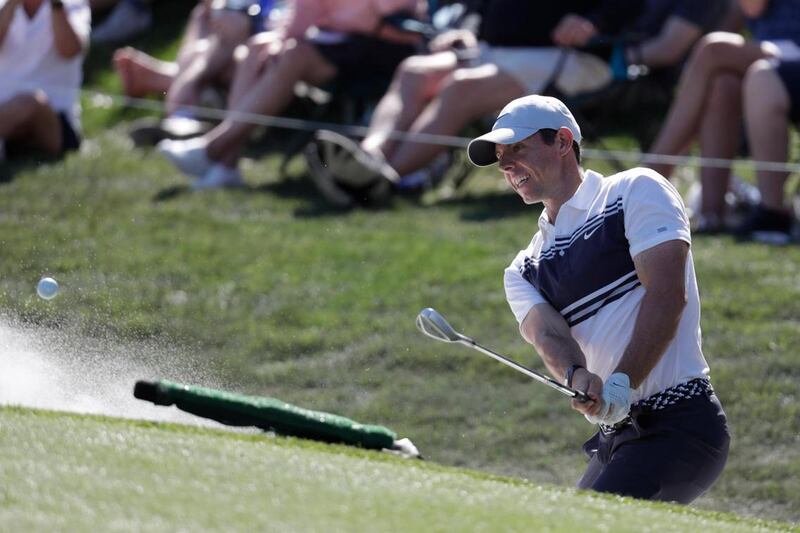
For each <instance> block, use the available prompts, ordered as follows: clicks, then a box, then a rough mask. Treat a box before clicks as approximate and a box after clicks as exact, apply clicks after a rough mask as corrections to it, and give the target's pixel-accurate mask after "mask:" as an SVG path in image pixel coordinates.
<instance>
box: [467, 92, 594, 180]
mask: <svg viewBox="0 0 800 533" xmlns="http://www.w3.org/2000/svg"><path fill="white" fill-rule="evenodd" d="M561 128H567V129H568V130H570V131H571V132H572V137H573V139H574V140H575V141H576V142H580V140H581V129H580V127H579V126H578V123H577V122H575V117H573V116H572V113H570V111H569V109H567V106H565V105H564V102H562V101H561V100H559V99H558V98H553V97H552V96H540V95H538V94H532V95H529V96H523V97H522V98H517V99H516V100H513V101H511V102H510V103H509V104H508V105H506V106H505V107H504V108H503V110H502V111H500V114H499V115H498V116H497V120H495V122H494V126H492V131H490V132H489V133H486V134H484V135H481V136H480V137H478V138H476V139H472V141H470V143H469V146H468V147H467V155H468V156H469V160H470V161H472V163H473V164H474V165H477V166H479V167H486V166H489V165H491V164H492V163H497V157H496V155H495V153H496V151H495V145H496V144H513V143H515V142H519V141H521V140H523V139H525V138H527V137H530V136H531V135H533V134H534V133H536V132H537V131H539V130H543V129H551V130H559V129H561Z"/></svg>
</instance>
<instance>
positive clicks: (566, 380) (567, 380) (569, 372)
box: [564, 365, 586, 387]
mask: <svg viewBox="0 0 800 533" xmlns="http://www.w3.org/2000/svg"><path fill="white" fill-rule="evenodd" d="M579 368H584V369H585V368H586V367H584V366H583V365H572V366H571V367H569V368H568V369H567V375H566V377H565V378H564V385H566V386H567V387H572V375H573V374H574V373H575V371H576V370H578V369H579Z"/></svg>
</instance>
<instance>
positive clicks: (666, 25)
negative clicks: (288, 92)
mask: <svg viewBox="0 0 800 533" xmlns="http://www.w3.org/2000/svg"><path fill="white" fill-rule="evenodd" d="M728 3H729V2H728V0H715V1H708V2H702V3H697V2H692V1H689V0H651V1H650V2H648V3H647V4H646V6H644V7H646V8H647V9H646V10H645V11H644V12H643V13H642V14H641V17H640V18H636V17H635V16H636V15H637V14H638V13H639V11H638V10H637V5H635V4H631V3H629V5H626V6H623V5H621V4H620V2H608V1H606V2H602V3H600V6H599V7H596V8H594V9H589V8H587V7H586V6H587V5H588V4H586V3H582V2H561V3H560V4H558V5H551V6H550V7H548V8H547V9H544V7H543V6H542V5H541V4H535V5H533V4H528V3H523V2H519V3H515V2H494V3H491V2H490V3H489V5H488V6H487V8H486V9H485V11H484V13H483V24H482V26H481V29H480V32H479V36H478V41H479V42H478V41H476V39H475V38H474V37H473V36H472V35H470V34H465V33H463V32H460V33H449V34H444V35H442V36H440V37H439V38H438V39H437V40H434V41H433V42H432V43H431V46H432V49H433V51H434V52H437V51H439V50H442V49H444V48H446V47H448V46H449V45H450V44H451V43H453V42H458V41H460V43H461V46H462V47H463V50H467V51H469V50H475V56H476V58H475V59H473V60H471V61H464V60H462V59H461V57H463V56H464V55H465V54H464V51H444V52H439V53H434V54H433V55H430V56H415V57H412V58H409V59H408V60H406V61H405V62H404V63H403V64H402V65H401V67H400V68H399V69H398V71H397V72H396V74H395V79H394V82H393V83H392V86H391V88H390V90H389V92H388V93H387V94H386V96H385V97H384V98H383V99H382V100H381V102H380V104H379V105H378V107H377V109H376V111H375V114H374V116H373V120H372V123H371V124H370V130H369V133H368V135H367V136H366V138H365V139H364V140H363V141H362V142H361V144H360V145H355V144H354V143H353V142H351V141H350V140H349V139H346V138H344V137H342V136H339V135H336V134H334V133H333V132H319V134H318V138H319V143H318V149H317V150H316V152H315V151H313V150H312V151H310V152H309V154H308V156H309V165H310V166H311V168H312V176H314V178H315V182H316V183H317V185H318V187H319V188H320V190H321V191H322V192H323V194H324V195H325V196H326V197H327V198H328V199H329V200H330V201H332V202H334V203H337V204H340V205H348V204H350V203H352V201H353V198H348V191H350V192H353V191H355V194H356V195H364V194H366V195H368V196H370V197H371V198H373V199H378V200H379V199H380V198H381V196H385V195H386V194H388V193H389V192H390V191H391V190H392V188H394V187H400V188H402V187H405V186H407V185H410V184H414V185H416V184H419V183H424V182H425V179H424V178H422V179H420V177H419V173H420V172H423V173H424V172H426V170H425V166H426V165H428V164H429V163H431V161H434V159H435V158H436V157H437V156H439V155H440V154H441V153H442V152H443V151H444V150H445V147H443V146H440V145H436V144H426V143H422V142H419V141H413V140H397V139H396V138H393V137H392V134H393V132H395V131H398V130H400V131H410V132H411V133H421V134H439V135H454V134H456V133H458V131H459V130H460V129H461V128H463V127H464V126H465V125H466V124H468V123H469V122H471V121H473V120H475V119H477V118H480V117H482V116H484V115H486V114H487V113H489V112H492V111H495V110H496V109H498V108H499V107H501V106H502V105H503V104H504V103H505V102H508V101H509V100H512V99H514V98H518V97H520V96H523V95H524V94H529V93H539V92H541V91H542V90H543V89H545V88H546V87H547V85H548V82H550V81H551V79H550V78H551V76H552V73H553V72H554V71H556V69H557V68H559V67H557V65H558V62H559V61H560V59H561V58H562V57H564V56H563V55H562V54H563V53H564V52H563V48H557V47H572V48H580V47H582V46H584V45H586V44H587V43H588V42H589V40H590V39H592V38H593V37H595V36H597V35H599V34H603V35H614V34H617V33H620V32H621V31H622V30H623V29H624V30H626V31H629V30H631V29H633V30H634V31H636V32H637V33H643V34H645V35H652V36H653V37H648V38H645V39H644V40H641V41H639V42H638V43H636V44H632V45H630V46H628V47H627V48H618V49H616V50H615V52H616V53H617V54H618V57H616V58H615V61H613V62H611V63H609V61H608V60H609V59H612V58H610V57H609V56H608V53H607V52H608V51H607V50H606V49H604V48H600V47H598V48H586V49H583V50H580V49H576V50H573V51H572V52H570V53H569V54H568V55H567V56H566V62H565V63H563V68H562V70H561V71H560V73H559V75H558V77H557V78H556V79H555V80H554V82H555V86H556V89H558V90H559V91H560V92H562V93H564V94H566V95H574V94H577V93H582V92H587V91H592V90H597V89H601V88H603V87H605V86H607V85H608V84H609V83H610V81H611V79H612V75H617V76H621V77H624V76H626V75H627V72H626V70H627V68H626V66H627V65H628V64H640V65H641V64H643V65H647V66H650V67H654V68H659V67H666V66H668V65H675V64H678V63H680V62H681V61H682V59H683V57H684V56H685V55H686V54H687V53H688V51H689V49H690V48H691V46H692V44H693V43H694V42H695V41H696V40H697V39H699V38H700V37H701V36H702V34H703V33H704V32H705V31H706V30H707V29H709V28H710V27H713V26H714V25H715V24H716V23H717V22H718V21H719V20H720V19H721V18H722V16H723V15H724V13H725V11H726V9H727V6H728ZM638 7H641V6H638ZM620 13H626V14H627V17H626V18H624V19H622V18H620V16H619V14H620ZM509 14H511V15H509ZM509 47H515V48H509ZM598 56H599V57H598ZM612 57H613V54H612ZM620 62H621V63H622V65H620ZM612 67H613V68H612ZM619 69H622V70H623V72H621V73H620V72H615V70H619ZM401 177H402V178H401ZM350 196H352V194H350Z"/></svg>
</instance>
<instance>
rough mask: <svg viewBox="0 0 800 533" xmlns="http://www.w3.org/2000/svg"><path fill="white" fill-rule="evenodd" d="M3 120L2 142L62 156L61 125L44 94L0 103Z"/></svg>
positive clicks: (19, 95) (1, 125) (0, 114)
mask: <svg viewBox="0 0 800 533" xmlns="http://www.w3.org/2000/svg"><path fill="white" fill-rule="evenodd" d="M0 117H3V120H0V139H3V140H8V139H15V140H20V141H22V142H24V143H25V144H28V145H30V146H33V147H36V148H39V149H42V150H44V151H46V152H48V153H50V154H53V155H56V154H58V153H59V152H61V143H62V139H61V124H60V121H59V118H58V115H57V114H56V113H55V111H53V109H52V108H51V107H50V104H49V102H48V99H47V96H46V95H45V94H44V93H43V92H41V91H39V92H36V93H33V94H31V93H28V94H18V95H16V96H14V97H13V98H11V99H9V100H6V101H5V102H3V103H0Z"/></svg>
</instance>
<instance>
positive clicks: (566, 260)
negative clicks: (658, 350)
mask: <svg viewBox="0 0 800 533" xmlns="http://www.w3.org/2000/svg"><path fill="white" fill-rule="evenodd" d="M671 240H682V241H685V242H686V243H688V244H691V236H690V233H689V221H688V217H687V216H686V211H685V209H684V206H683V201H682V200H681V197H680V195H679V194H678V192H677V191H676V190H675V188H674V187H673V186H672V185H671V184H670V183H669V182H668V181H667V180H665V179H664V178H663V177H662V176H660V175H659V174H657V173H656V172H654V171H652V170H649V169H644V168H635V169H631V170H628V171H625V172H621V173H619V174H615V175H614V176H610V177H607V178H604V177H602V176H601V175H600V174H597V173H596V172H592V171H587V172H586V173H585V176H584V180H583V183H581V185H580V186H579V187H578V190H577V191H576V192H575V194H574V195H573V196H572V198H570V199H569V200H568V201H567V202H566V203H564V205H562V206H561V208H560V210H559V212H558V217H557V219H556V221H555V225H553V224H551V223H550V222H549V220H548V218H547V215H546V214H545V212H544V211H543V212H542V216H541V217H539V231H538V232H537V233H536V235H534V237H533V239H532V240H531V242H530V245H529V246H528V247H527V248H526V249H524V250H521V251H520V252H519V253H518V254H517V256H516V257H515V258H514V261H513V262H512V263H511V265H510V266H509V267H508V268H507V269H506V270H505V276H504V284H505V290H506V298H507V300H508V303H509V305H510V306H511V310H512V311H513V312H514V315H515V316H516V318H517V321H518V322H519V323H520V324H522V321H523V320H524V319H525V317H526V316H527V314H528V312H529V311H530V310H531V308H532V307H533V306H535V305H539V304H545V303H546V304H550V305H551V306H553V307H554V308H555V309H556V310H557V311H558V312H559V313H561V315H562V316H563V317H564V319H565V320H566V321H567V324H568V325H569V327H570V330H571V333H572V336H573V337H574V338H575V340H576V341H577V342H578V344H579V345H580V347H581V349H582V350H583V352H584V354H585V356H586V363H587V368H588V369H589V370H590V371H591V372H594V373H595V374H597V375H599V376H600V377H601V378H603V379H604V380H605V379H606V378H607V377H608V376H609V375H610V374H611V373H612V372H613V370H614V368H616V366H617V365H618V363H619V361H620V359H621V357H622V354H623V352H624V351H625V348H626V347H627V345H628V343H629V341H630V338H631V335H632V333H633V327H634V324H635V321H636V317H637V315H638V312H639V306H640V303H641V300H642V297H643V296H644V292H645V290H644V287H642V284H641V282H640V281H639V278H638V276H637V274H636V269H635V267H634V263H633V258H634V257H635V256H636V255H637V254H639V253H641V252H643V251H644V250H647V249H648V248H652V247H653V246H656V245H658V244H661V243H663V242H666V241H671ZM686 292H687V297H688V303H687V305H686V307H685V308H684V311H683V315H682V316H681V320H680V324H679V326H678V331H677V333H676V335H675V338H674V339H673V340H672V342H671V343H670V345H669V347H668V348H667V350H666V352H665V353H664V355H663V357H662V358H661V360H660V361H659V362H658V364H657V365H656V367H655V368H654V369H653V371H652V372H651V373H650V375H649V376H648V377H647V378H646V379H645V380H644V381H643V382H642V383H641V385H640V386H639V388H638V389H636V391H634V394H633V396H632V398H631V400H632V402H636V401H638V400H640V399H642V398H646V397H648V396H650V395H652V394H654V393H656V392H659V391H662V390H664V389H666V388H669V387H673V386H675V385H678V384H680V383H684V382H686V381H689V380H690V379H693V378H697V377H702V376H705V375H707V374H708V365H707V364H706V361H705V359H704V358H703V353H702V350H701V344H700V299H699V296H698V292H697V280H696V278H695V273H694V264H693V261H692V255H691V251H690V252H689V256H688V259H687V264H686Z"/></svg>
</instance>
